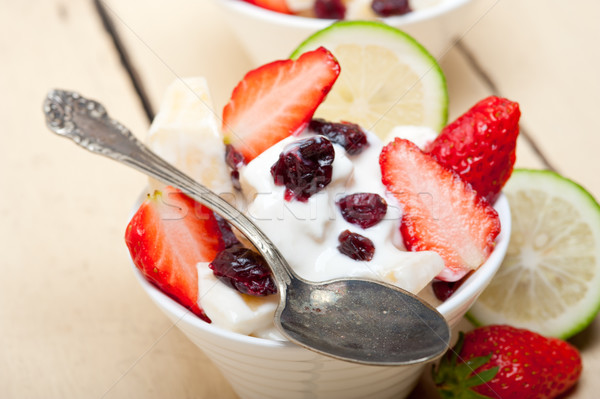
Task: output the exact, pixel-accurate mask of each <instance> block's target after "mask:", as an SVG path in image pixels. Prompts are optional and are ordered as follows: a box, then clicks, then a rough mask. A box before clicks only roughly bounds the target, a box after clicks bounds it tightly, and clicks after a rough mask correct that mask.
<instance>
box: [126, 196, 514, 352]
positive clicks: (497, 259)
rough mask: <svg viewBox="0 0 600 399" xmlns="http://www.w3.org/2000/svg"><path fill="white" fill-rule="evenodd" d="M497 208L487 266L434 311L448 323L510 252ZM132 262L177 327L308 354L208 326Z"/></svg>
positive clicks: (503, 213)
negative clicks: (497, 227)
mask: <svg viewBox="0 0 600 399" xmlns="http://www.w3.org/2000/svg"><path fill="white" fill-rule="evenodd" d="M144 193H145V191H144V192H142V194H141V195H140V198H139V199H138V201H137V202H136V205H139V204H140V203H141V202H142V200H143V198H145V194H144ZM494 208H495V209H496V211H497V212H498V215H499V218H500V223H501V231H500V234H499V235H498V237H497V238H496V246H495V248H494V250H493V252H492V253H491V254H490V256H489V257H488V259H487V260H486V261H485V262H484V264H483V265H481V266H480V267H479V269H477V270H476V271H475V272H474V273H473V274H472V275H471V276H470V277H469V280H468V282H470V284H462V285H461V286H460V288H459V289H458V290H456V292H454V294H453V295H452V296H451V297H450V298H449V299H447V300H446V301H445V302H443V303H441V304H440V305H438V306H436V307H435V308H436V309H437V310H438V311H439V312H440V313H441V314H442V315H444V317H446V318H447V319H448V316H449V315H452V314H453V313H454V312H455V311H457V310H458V309H459V308H460V307H461V306H463V305H464V304H468V303H469V301H471V303H470V304H469V307H470V305H472V304H473V303H474V302H475V300H476V299H477V297H478V296H479V294H481V292H482V291H483V290H484V289H485V287H486V286H487V285H488V284H489V282H490V280H491V279H492V278H493V276H494V275H495V274H496V272H497V271H498V269H499V268H500V264H501V263H502V260H503V259H504V256H505V254H506V251H507V249H508V243H509V240H510V233H511V213H510V207H509V203H508V200H507V198H506V196H505V195H504V194H501V195H500V196H499V197H498V200H497V201H496V203H495V204H494ZM135 209H137V206H136V207H135ZM135 209H134V211H135ZM129 259H130V265H131V268H132V269H133V273H134V275H135V277H136V279H137V280H138V282H139V283H140V285H141V286H142V288H143V289H144V291H145V292H146V293H147V294H148V295H149V296H150V298H151V299H152V300H153V301H154V302H155V303H156V304H157V305H158V306H159V307H160V308H161V309H162V310H163V311H165V312H168V313H170V314H171V315H173V316H174V318H175V319H176V320H177V322H175V324H176V325H177V324H178V323H179V322H184V323H187V324H189V325H191V326H193V327H194V328H197V329H199V330H201V331H203V332H205V333H207V334H211V335H216V336H219V337H220V338H225V339H228V340H232V341H235V342H237V343H240V344H248V345H254V346H257V347H261V348H264V349H275V348H288V349H289V348H297V349H299V350H307V349H304V348H302V347H300V346H298V345H296V344H294V343H292V342H289V341H278V340H271V339H266V338H258V337H253V336H249V335H244V334H240V333H236V332H232V331H229V330H226V329H224V328H221V327H218V326H215V325H212V324H210V323H207V322H205V321H204V320H202V319H200V318H199V317H198V316H196V315H195V314H193V313H192V312H191V311H189V310H188V309H186V308H185V307H183V306H182V305H180V304H179V303H177V302H176V301H175V300H173V299H172V298H170V297H169V296H168V295H166V294H164V293H163V292H162V291H161V290H160V289H159V288H157V287H156V286H155V285H153V284H152V283H151V282H149V281H148V280H146V279H145V278H144V276H143V275H142V273H141V272H140V271H139V270H138V269H137V267H136V266H135V265H134V263H133V261H132V260H131V257H130V258H129Z"/></svg>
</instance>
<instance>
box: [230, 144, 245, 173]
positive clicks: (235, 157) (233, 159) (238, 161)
mask: <svg viewBox="0 0 600 399" xmlns="http://www.w3.org/2000/svg"><path fill="white" fill-rule="evenodd" d="M225 162H226V163H227V165H228V166H229V167H230V168H231V169H233V170H235V169H237V168H239V167H240V166H242V165H243V164H244V156H243V155H242V153H241V152H239V151H238V150H236V149H235V148H233V146H232V145H231V144H227V145H226V146H225Z"/></svg>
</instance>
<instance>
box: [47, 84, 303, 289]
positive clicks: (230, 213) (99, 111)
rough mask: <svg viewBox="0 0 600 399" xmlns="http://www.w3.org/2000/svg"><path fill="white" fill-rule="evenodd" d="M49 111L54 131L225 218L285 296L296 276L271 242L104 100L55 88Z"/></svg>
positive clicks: (49, 125)
mask: <svg viewBox="0 0 600 399" xmlns="http://www.w3.org/2000/svg"><path fill="white" fill-rule="evenodd" d="M44 114H45V115H46V124H47V126H48V128H49V129H50V130H52V131H53V132H54V133H56V134H58V135H61V136H64V137H68V138H70V139H71V140H73V141H74V142H75V143H77V144H79V145H80V146H81V147H84V148H85V149H87V150H89V151H91V152H94V153H97V154H101V155H104V156H106V157H108V158H112V159H114V160H115V161H118V162H120V163H122V164H125V165H127V166H129V167H132V168H134V169H137V170H138V171H140V172H142V173H144V174H146V175H148V176H151V177H153V178H155V179H157V180H159V181H161V182H163V183H166V184H168V185H171V186H173V187H176V188H179V189H180V190H181V191H182V192H184V193H185V194H186V195H188V196H190V197H191V198H193V199H195V200H196V201H198V202H199V203H201V204H203V205H205V206H206V207H208V208H209V209H211V210H213V211H214V212H216V213H218V214H219V215H221V216H223V217H224V218H225V219H226V220H227V221H229V222H230V223H231V224H232V225H233V226H235V227H236V228H237V229H238V230H239V231H240V232H241V233H242V234H244V235H245V236H246V237H247V238H248V239H249V240H250V242H252V244H254V245H255V246H256V248H257V249H258V251H259V252H260V253H261V254H262V255H263V257H264V258H265V260H266V261H267V263H268V264H269V266H270V267H271V270H272V272H273V275H274V278H275V280H276V282H277V285H278V288H279V292H280V294H281V295H284V293H285V288H286V286H287V285H289V284H290V282H291V279H292V277H293V276H294V274H293V272H292V271H291V269H290V267H289V265H288V263H287V261H286V260H285V258H284V257H283V256H282V255H281V253H280V252H279V250H278V249H277V248H276V247H275V246H274V245H273V243H272V242H271V240H269V238H268V237H267V236H266V235H265V234H264V233H263V232H262V231H261V230H260V229H259V228H258V227H257V226H256V225H255V224H254V223H253V222H252V221H251V220H250V219H248V218H247V217H246V216H245V215H243V214H242V213H241V212H240V211H239V210H237V209H236V208H235V207H233V206H232V205H231V204H229V203H228V202H227V201H225V200H224V199H223V198H221V197H219V196H218V195H217V194H215V193H214V192H212V191H210V190H209V189H208V188H206V187H204V186H203V185H201V184H200V183H198V182H196V181H195V180H193V179H192V178H191V177H189V176H188V175H186V174H185V173H183V172H182V171H180V170H179V169H177V168H175V167H174V166H173V165H171V164H170V163H168V162H167V161H165V160H164V159H162V158H161V157H159V156H158V155H156V154H155V153H154V152H152V150H150V149H149V148H148V147H146V146H145V145H144V144H143V143H142V142H141V141H139V140H138V139H137V138H136V137H135V136H134V135H133V134H132V133H131V132H130V131H129V130H128V129H127V128H126V127H125V126H123V125H122V124H120V123H119V122H118V121H116V120H114V119H112V118H110V116H109V115H108V113H107V112H106V110H105V108H104V106H103V105H102V104H100V103H98V102H96V101H93V100H89V99H86V98H84V97H82V96H81V95H80V94H78V93H75V92H71V91H64V90H52V91H50V92H49V93H48V96H47V97H46V100H45V101H44ZM294 277H295V276H294Z"/></svg>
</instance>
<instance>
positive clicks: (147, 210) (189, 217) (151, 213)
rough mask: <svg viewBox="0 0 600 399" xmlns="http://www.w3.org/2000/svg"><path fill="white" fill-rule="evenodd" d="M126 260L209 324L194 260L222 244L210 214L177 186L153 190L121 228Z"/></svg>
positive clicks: (206, 258) (212, 254)
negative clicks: (200, 299) (126, 254)
mask: <svg viewBox="0 0 600 399" xmlns="http://www.w3.org/2000/svg"><path fill="white" fill-rule="evenodd" d="M125 242H126V243H127V247H128V248H129V253H130V254H131V259H132V260H133V263H134V264H135V265H136V267H137V268H138V269H139V270H140V271H141V272H142V274H143V275H144V276H145V277H146V279H147V280H148V281H150V282H152V283H153V284H155V285H156V286H157V287H158V288H160V289H161V290H162V291H163V292H164V293H166V294H167V295H169V296H171V297H172V298H174V299H175V300H176V301H177V302H179V303H180V304H182V305H183V306H185V307H186V308H188V309H190V310H191V311H192V312H194V313H195V314H196V315H198V316H199V317H201V318H202V319H204V320H206V321H208V322H210V319H209V318H208V317H207V316H206V314H205V313H204V311H203V310H202V308H201V307H200V306H199V304H198V270H197V269H196V264H197V263H198V262H211V261H212V260H213V259H214V258H215V256H216V255H217V253H218V252H219V251H221V250H223V249H224V248H225V244H224V242H223V240H222V238H221V233H220V230H219V224H218V222H217V220H216V219H215V216H214V214H213V213H212V212H211V211H210V210H209V209H208V208H206V207H204V206H202V205H200V204H198V203H197V202H195V201H194V200H192V199H191V198H189V197H187V196H186V195H184V194H183V193H181V192H180V191H179V190H176V189H174V188H172V187H167V188H166V189H165V190H164V192H162V193H161V192H159V191H155V192H154V194H153V195H149V196H148V198H147V199H146V201H144V203H143V204H142V205H141V206H140V208H139V209H138V211H137V212H136V213H135V215H134V216H133V218H132V219H131V221H130V222H129V225H128V226H127V230H126V232H125Z"/></svg>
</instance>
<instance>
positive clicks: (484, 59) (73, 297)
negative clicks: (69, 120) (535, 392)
mask: <svg viewBox="0 0 600 399" xmlns="http://www.w3.org/2000/svg"><path fill="white" fill-rule="evenodd" d="M103 4H105V6H106V8H107V11H108V15H109V16H110V17H111V18H112V19H113V22H114V24H115V27H116V28H117V29H118V30H119V33H120V36H121V38H122V39H123V43H124V45H125V47H126V50H127V51H128V54H129V56H130V57H131V61H132V63H133V65H134V66H135V68H136V71H137V73H138V74H139V78H140V81H141V83H142V84H143V85H144V87H145V89H146V91H147V93H148V97H149V101H150V103H151V105H152V106H153V107H154V109H155V110H156V109H158V105H159V103H160V99H161V97H162V94H163V92H164V90H165V88H166V87H167V85H168V84H169V83H171V81H173V80H174V79H177V78H178V77H184V76H197V75H202V76H205V77H207V79H208V81H209V84H210V88H211V92H212V95H213V100H214V108H215V113H216V114H217V115H220V113H221V109H222V107H223V105H224V104H225V102H226V101H227V99H228V97H229V94H230V92H231V90H232V88H233V87H234V85H235V84H236V83H237V81H238V80H239V79H240V78H241V77H242V76H243V74H244V73H245V72H246V71H247V70H248V69H249V67H250V61H249V59H248V58H247V56H246V55H245V53H244V50H243V49H242V48H241V46H240V44H239V43H238V42H237V40H236V38H235V37H234V36H233V35H232V33H231V32H230V31H229V29H228V27H227V25H226V24H225V22H224V20H223V18H222V15H221V14H220V10H218V9H217V8H216V6H215V5H214V4H213V3H212V2H210V1H208V0H174V1H172V2H164V1H159V0H145V1H142V0H128V1H126V2H119V1H116V0H106V1H104V2H103ZM598 4H599V3H597V2H595V1H593V0H582V1H581V2H578V4H577V7H578V8H575V6H574V5H573V4H571V3H566V2H558V1H548V0H530V1H527V2H524V1H519V0H502V1H498V0H480V7H481V9H480V10H479V14H478V15H475V17H474V19H473V21H472V24H471V25H470V26H471V29H470V30H468V31H466V32H465V35H464V38H463V41H462V46H464V48H462V49H461V48H460V47H454V48H452V49H450V51H449V52H448V53H447V54H446V55H445V56H444V57H443V58H442V59H441V60H440V62H441V65H442V68H443V69H444V72H445V73H446V75H447V79H448V83H449V90H450V101H451V102H450V117H451V119H453V118H455V117H457V116H458V115H460V113H462V112H464V110H466V109H467V108H468V107H470V106H471V105H472V104H473V103H475V102H476V101H477V100H479V99H481V98H482V97H484V96H487V95H489V94H492V93H493V92H494V91H496V92H497V93H498V94H501V95H503V96H506V97H508V98H511V99H513V100H515V101H518V102H519V103H520V104H521V107H522V112H523V118H522V125H523V127H524V128H525V129H526V131H527V133H528V134H529V135H530V136H531V137H532V138H533V139H534V141H535V144H536V145H537V146H539V148H540V149H541V151H542V152H543V154H544V155H545V156H546V157H547V158H548V159H549V161H550V162H551V163H552V164H553V165H556V167H557V169H558V170H559V171H560V172H562V173H564V174H566V175H567V176H569V177H571V178H573V179H575V180H577V181H578V182H580V183H582V184H583V185H584V186H586V187H588V188H590V189H591V191H592V192H593V193H594V194H595V195H596V196H600V183H599V182H598V179H597V178H596V177H595V175H596V174H597V171H598V167H599V166H600V164H599V161H598V158H597V157H596V156H595V154H594V152H595V147H597V146H598V145H599V144H600V138H599V137H600V135H599V134H598V132H599V131H600V129H599V127H600V126H599V122H598V118H597V117H596V115H595V113H597V110H596V108H598V106H599V105H600V98H599V94H598V93H600V87H599V86H600V79H598V77H597V72H596V68H597V65H598V64H599V63H600V62H599V61H600V50H599V46H597V43H596V41H597V38H598V37H600V32H599V29H600V28H599V25H598V24H597V22H596V19H597V17H598V16H599V15H600V8H599V7H600V6H599V5H598ZM0 6H1V7H2V12H0V26H1V27H0V33H1V35H0V51H1V54H2V63H0V71H1V73H0V91H1V92H2V93H3V95H2V96H0V121H2V123H3V132H2V133H1V135H2V136H1V137H2V138H3V143H2V145H0V165H1V167H2V168H1V169H0V170H1V172H0V186H1V187H2V188H3V193H5V195H3V196H1V199H0V216H1V217H2V225H1V226H2V227H0V243H1V244H0V245H1V247H0V250H1V251H2V261H0V265H1V266H2V270H3V278H1V279H0V342H1V344H0V397H1V398H40V397H43V398H50V399H52V398H81V397H93V398H126V397H127V398H138V397H143V398H164V397H174V398H184V397H193V398H234V397H235V395H234V392H233V391H232V390H231V388H230V387H229V385H228V384H227V383H226V382H225V380H224V379H223V377H222V375H221V374H220V373H219V372H218V371H217V370H216V369H215V368H214V366H213V365H212V363H211V362H210V361H208V359H207V358H206V357H205V356H204V355H203V354H202V353H201V352H200V351H199V350H198V349H196V347H195V346H194V345H192V344H191V343H190V342H189V341H188V340H187V339H186V338H185V337H184V336H183V335H182V334H181V333H179V331H178V330H177V328H175V327H174V326H173V325H172V323H170V322H169V321H168V320H167V319H166V317H164V316H163V315H162V314H161V313H160V312H159V311H158V310H157V308H156V307H154V305H153V304H152V303H151V302H150V300H149V299H148V298H146V297H145V294H144V293H143V292H142V290H141V289H140V287H139V286H138V285H137V283H136V282H135V280H134V278H133V275H132V273H131V271H130V264H129V261H128V256H127V251H126V248H125V245H124V243H123V232H124V228H125V225H126V223H127V221H128V218H129V215H130V211H131V209H130V207H131V205H132V203H133V201H134V199H135V198H136V196H137V195H138V194H139V193H140V191H141V190H142V188H143V187H144V186H145V181H146V180H145V178H144V177H142V176H140V175H139V174H137V172H133V171H128V170H126V169H124V168H123V167H122V166H120V165H117V164H116V163H113V162H111V161H108V160H105V159H101V158H99V157H97V156H90V155H89V154H87V153H85V152H83V151H82V150H81V149H79V148H77V147H75V146H74V145H73V144H72V143H69V142H67V141H65V140H64V139H60V138H57V137H55V136H52V135H51V133H49V132H48V130H47V129H46V128H45V126H44V121H43V117H42V112H41V103H42V100H43V98H44V96H45V93H46V92H47V91H48V90H49V89H51V88H54V87H60V88H65V89H74V90H77V91H80V92H82V93H84V94H85V95H87V96H90V97H93V98H96V99H98V100H100V101H101V102H103V103H104V104H105V105H106V106H107V108H108V110H109V112H110V113H111V115H112V116H114V117H115V118H117V119H119V120H121V121H122V122H124V123H125V124H126V125H128V126H129V127H130V128H131V129H132V130H133V131H134V132H135V133H136V134H137V135H138V136H139V137H142V138H143V137H144V136H145V131H146V129H147V127H148V121H147V119H146V116H145V113H144V110H143V109H142V107H141V105H140V101H139V98H138V96H137V95H136V93H135V90H134V88H133V86H132V84H131V81H130V79H129V76H128V75H127V73H126V71H125V70H124V68H123V67H122V65H121V63H120V60H119V54H118V53H117V52H116V51H115V48H114V46H113V43H112V39H111V37H109V35H108V34H107V32H106V31H105V30H104V28H103V26H102V23H101V21H100V19H99V17H98V13H97V11H96V9H95V7H94V4H93V1H91V0H88V1H75V0H48V1H42V0H31V1H28V2H8V1H4V2H2V4H1V5H0ZM466 51H467V52H469V53H470V54H471V55H472V56H473V59H474V61H475V62H476V63H477V65H478V66H479V67H480V69H478V68H477V67H475V66H474V64H473V60H471V59H469V57H468V56H467V54H466ZM490 82H491V85H490ZM517 162H518V166H520V167H533V168H541V167H544V164H543V162H542V160H541V159H540V157H539V156H538V155H537V154H536V153H535V151H534V150H533V148H532V147H531V146H530V144H529V143H528V142H526V141H524V140H522V139H521V140H520V141H519V145H518V161H517ZM13 193H14V194H15V195H10V194H13ZM6 194H9V195H6ZM598 323H599V322H598V320H596V321H595V322H594V323H593V324H592V326H591V327H590V328H588V329H586V330H585V331H584V332H583V333H581V334H579V335H578V336H576V337H575V338H574V339H573V340H572V342H573V343H574V344H575V345H576V346H577V347H579V348H580V349H581V350H582V353H583V357H584V375H583V377H582V379H581V382H580V384H579V385H578V387H577V389H576V390H575V391H574V392H572V393H571V394H570V395H569V396H568V397H569V398H576V399H587V398H590V397H595V396H596V394H595V393H596V392H597V391H598V390H599V389H600V383H599V382H598V380H597V379H596V378H594V375H595V374H596V373H597V372H598V370H600V347H599V346H600V337H599V336H600V331H599V329H600V325H599V324H598ZM461 327H462V328H465V329H467V328H470V325H469V324H468V323H467V322H463V324H462V325H461ZM435 397H436V394H435V393H434V391H433V389H432V387H431V383H430V381H429V379H428V377H427V375H424V377H423V379H422V381H421V383H420V384H419V386H418V387H417V389H416V390H415V392H414V393H413V395H412V396H411V398H435Z"/></svg>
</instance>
